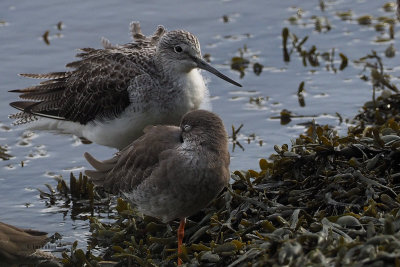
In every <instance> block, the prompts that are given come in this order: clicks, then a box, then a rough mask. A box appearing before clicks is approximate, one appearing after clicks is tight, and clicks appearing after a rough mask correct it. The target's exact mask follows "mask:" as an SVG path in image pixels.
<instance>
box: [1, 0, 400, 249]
mask: <svg viewBox="0 0 400 267" xmlns="http://www.w3.org/2000/svg"><path fill="white" fill-rule="evenodd" d="M320 2H323V1H320ZM383 4H384V3H383V2H381V1H368V2H367V1H341V0H332V1H327V2H325V3H324V6H323V7H322V6H315V1H301V0H292V1H269V2H266V1H264V0H256V1H252V2H251V4H249V3H246V2H243V1H214V0H212V1H211V0H208V1H201V2H200V1H186V2H185V3H182V2H180V1H177V0H173V1H169V4H168V5H165V4H163V3H162V2H160V3H159V4H154V3H150V2H135V3H131V2H126V1H123V0H118V1H116V2H115V1H114V2H112V3H111V2H110V1H95V2H83V3H82V2H81V1H78V0H72V1H68V2H65V3H60V2H57V3H56V2H53V1H46V0H37V1H28V0H22V1H18V2H15V1H12V0H4V1H1V3H0V9H1V10H2V11H3V12H2V14H1V15H0V43H1V46H2V49H0V58H1V62H2V66H3V68H1V69H0V77H2V79H1V84H0V88H1V90H2V94H1V99H0V111H1V114H3V115H2V117H1V118H0V121H1V124H0V158H1V160H2V161H0V163H1V167H0V203H1V209H0V218H1V220H2V221H4V222H7V223H10V224H14V225H17V226H20V227H29V228H35V229H39V230H44V231H47V232H49V233H53V232H59V233H60V234H62V235H63V241H65V242H72V241H74V240H76V239H77V240H78V241H80V245H82V246H85V245H84V244H85V240H86V237H85V233H87V232H88V228H89V227H88V222H87V220H86V218H87V217H88V216H89V215H90V213H88V211H85V210H81V211H79V212H75V211H74V212H73V213H71V209H70V208H71V205H70V203H68V201H66V202H65V201H63V202H60V201H59V200H55V203H59V205H55V206H53V205H48V204H49V202H48V201H49V200H48V199H46V198H40V193H39V192H38V191H37V190H36V188H39V189H41V190H42V191H43V192H47V191H46V190H50V189H49V188H47V187H46V186H45V185H44V184H49V185H50V186H52V187H55V186H56V185H57V182H56V181H55V180H54V177H58V176H60V175H61V176H63V177H64V178H65V179H66V180H68V178H69V176H70V172H73V173H74V174H76V175H78V174H79V172H80V171H82V170H83V168H86V167H87V163H86V162H85V160H84V158H83V156H82V155H83V153H84V152H85V151H88V152H89V153H91V154H93V155H96V156H99V157H104V158H106V157H109V156H111V155H112V153H115V152H116V151H115V150H113V149H110V148H106V147H100V146H98V145H95V144H88V145H85V144H82V142H81V141H80V140H79V139H78V138H76V137H74V136H70V135H56V134H53V133H50V132H31V131H25V130H24V129H21V128H18V127H12V126H11V120H10V119H8V118H7V114H11V113H13V112H14V111H13V110H12V109H11V108H10V107H9V106H8V103H9V102H11V101H15V100H16V95H14V94H10V93H7V91H8V90H12V89H20V88H24V87H27V86H29V85H32V81H31V80H29V79H24V78H22V77H18V76H17V74H18V73H45V72H51V71H63V70H65V69H64V67H63V66H64V65H65V64H66V63H67V62H71V61H72V60H73V57H74V53H75V52H76V50H75V49H77V48H81V47H96V48H99V47H101V45H100V38H101V37H102V36H105V37H107V38H109V39H110V40H111V41H112V43H120V44H122V43H126V42H128V41H129V39H128V38H129V35H128V29H129V23H130V21H132V20H139V21H140V22H141V26H142V31H143V32H144V33H145V34H150V33H152V31H153V29H154V28H155V27H156V26H157V25H159V24H163V25H165V26H166V27H167V28H168V29H179V28H184V29H186V30H189V31H190V32H193V33H194V34H196V35H197V36H198V38H199V40H200V42H201V45H202V51H203V54H208V56H207V59H208V60H210V61H211V63H212V64H213V65H214V66H215V67H217V68H218V69H221V70H222V71H223V72H224V73H227V74H229V76H231V77H232V78H234V79H236V80H239V77H241V78H242V79H241V80H240V83H241V84H242V85H243V88H242V90H240V91H238V90H237V88H235V87H233V86H231V85H230V84H227V83H225V82H224V81H222V80H220V79H217V78H215V77H212V76H210V75H209V74H207V73H204V75H205V76H206V77H207V79H208V80H209V83H208V86H209V88H210V92H211V102H212V103H211V104H212V105H213V111H214V112H216V113H217V114H219V115H220V116H221V117H222V118H223V120H224V123H225V125H226V127H227V129H228V132H229V133H230V136H231V156H232V164H231V169H232V170H236V169H252V168H255V169H257V168H258V160H259V159H260V158H262V157H267V156H268V155H269V154H270V153H272V152H273V146H274V145H275V144H279V145H281V144H283V143H289V142H290V139H291V138H293V137H295V136H297V135H298V134H299V133H301V132H302V131H303V129H304V127H303V126H302V125H306V124H307V123H309V122H310V121H311V120H312V119H315V120H316V122H317V123H319V124H330V125H332V126H336V127H337V128H338V130H339V131H345V130H346V126H347V125H346V124H345V121H346V119H348V118H351V117H352V116H353V115H355V113H356V112H357V110H358V109H359V108H360V106H361V105H362V103H364V102H365V101H367V100H369V99H370V98H371V90H370V84H369V82H365V81H363V80H362V79H360V73H362V71H363V69H362V68H363V66H362V65H357V64H355V63H354V61H355V60H357V59H359V58H361V57H363V56H365V55H366V54H368V53H370V52H371V50H375V51H377V53H378V54H379V55H380V56H382V57H383V58H384V64H385V65H386V66H388V67H389V70H388V71H389V72H397V71H398V69H396V66H397V58H396V50H397V49H398V46H397V44H395V43H394V41H393V40H392V38H396V37H397V36H398V35H399V33H398V32H396V28H395V27H394V23H396V21H395V20H394V18H395V13H394V11H393V10H392V9H390V8H386V7H385V8H384V7H382V5H383ZM210 5H212V7H213V8H209V7H210ZM284 28H287V30H284ZM388 49H389V51H388V52H386V56H388V57H386V56H385V51H387V50H388ZM229 72H231V73H229ZM235 76H236V77H235ZM392 82H394V83H396V82H397V78H396V77H395V78H394V79H392ZM282 117H283V118H284V119H286V120H284V121H283V122H284V123H283V122H282ZM275 118H276V119H275ZM241 125H243V126H242V127H240V126H241ZM239 144H240V145H239ZM50 194H51V193H50ZM57 201H59V202H57ZM75 204H76V203H75ZM78 210H79V209H78ZM108 212H109V211H108V210H107V211H99V213H101V214H103V215H102V216H104V217H107V214H108Z"/></svg>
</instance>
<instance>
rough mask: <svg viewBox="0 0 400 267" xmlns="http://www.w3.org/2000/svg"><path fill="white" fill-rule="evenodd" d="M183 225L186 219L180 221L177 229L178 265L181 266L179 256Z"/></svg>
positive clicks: (183, 230)
mask: <svg viewBox="0 0 400 267" xmlns="http://www.w3.org/2000/svg"><path fill="white" fill-rule="evenodd" d="M185 224H186V218H183V219H181V222H180V224H179V228H178V265H181V264H182V260H181V258H179V254H181V253H182V241H183V236H184V235H185Z"/></svg>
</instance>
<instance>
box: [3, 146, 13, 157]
mask: <svg viewBox="0 0 400 267" xmlns="http://www.w3.org/2000/svg"><path fill="white" fill-rule="evenodd" d="M10 158H12V156H11V155H10V154H8V150H7V149H6V147H4V146H0V159H2V160H9V159H10Z"/></svg>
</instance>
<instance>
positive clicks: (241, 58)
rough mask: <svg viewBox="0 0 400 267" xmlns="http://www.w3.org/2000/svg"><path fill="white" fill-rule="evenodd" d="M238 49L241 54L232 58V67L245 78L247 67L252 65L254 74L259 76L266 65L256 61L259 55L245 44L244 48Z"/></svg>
mask: <svg viewBox="0 0 400 267" xmlns="http://www.w3.org/2000/svg"><path fill="white" fill-rule="evenodd" d="M238 51H239V55H238V56H235V57H233V58H232V59H231V69H232V70H235V71H238V72H239V73H240V78H243V77H244V75H245V74H246V69H247V68H248V67H249V66H251V65H252V66H253V72H254V74H255V75H257V76H259V75H260V74H261V72H262V71H263V68H264V66H263V65H262V64H260V63H259V62H256V61H255V59H257V58H258V56H257V55H256V54H254V53H252V52H251V51H250V50H249V49H248V48H247V46H246V45H244V46H243V48H239V49H238Z"/></svg>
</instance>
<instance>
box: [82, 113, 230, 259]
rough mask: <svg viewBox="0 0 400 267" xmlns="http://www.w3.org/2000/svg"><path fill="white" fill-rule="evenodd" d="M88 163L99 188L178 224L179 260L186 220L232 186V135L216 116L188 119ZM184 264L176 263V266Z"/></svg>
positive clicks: (89, 173)
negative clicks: (230, 148) (110, 155)
mask: <svg viewBox="0 0 400 267" xmlns="http://www.w3.org/2000/svg"><path fill="white" fill-rule="evenodd" d="M84 156H85V158H86V160H87V161H88V162H89V163H90V164H91V165H92V166H93V167H94V168H95V169H96V170H87V171H85V174H86V175H87V176H89V178H90V179H91V180H92V181H93V183H94V184H95V185H98V186H102V187H104V188H105V189H106V190H107V191H109V192H111V193H114V194H116V193H122V194H123V195H124V196H125V197H126V198H127V199H128V200H129V201H130V202H132V203H133V204H134V205H136V206H137V208H138V210H139V211H140V212H142V213H143V214H145V215H148V216H152V217H156V218H159V219H160V220H162V221H163V222H169V221H172V220H174V219H180V225H179V228H178V255H179V254H180V253H181V252H182V251H181V245H182V240H183V236H184V227H185V222H186V217H188V216H191V215H193V214H195V213H196V212H198V211H199V210H201V209H202V208H204V207H206V206H207V205H208V204H209V203H210V201H212V200H213V199H214V198H215V197H216V196H217V195H218V194H219V193H220V192H221V190H222V189H223V188H224V187H225V186H226V185H227V183H228V181H229V177H230V174H229V162H230V157H229V152H228V135H227V132H226V130H225V127H224V124H223V123H222V120H221V119H220V118H219V117H218V116H217V115H215V114H214V113H212V112H209V111H205V110H195V111H191V112H188V113H186V114H185V115H184V116H183V118H182V121H181V124H180V127H177V126H165V125H159V126H149V127H147V128H145V130H144V135H142V136H141V137H140V138H139V139H137V140H135V141H134V142H133V143H131V144H130V145H129V146H127V147H126V148H124V149H123V150H121V151H120V152H118V153H117V154H116V155H115V156H114V157H113V158H111V159H108V160H105V161H102V162H101V161H98V160H96V159H95V158H93V157H92V156H91V155H90V154H89V153H85V155H84ZM181 263H182V260H181V259H180V258H179V257H178V265H180V264H181Z"/></svg>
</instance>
